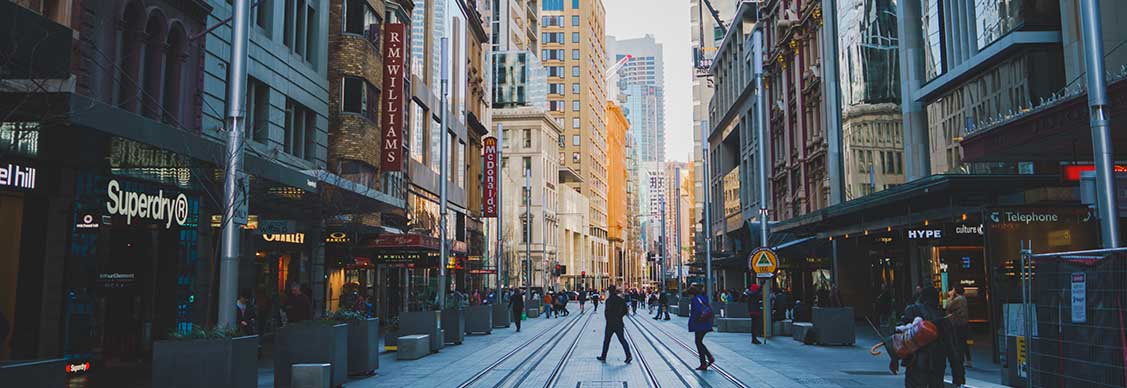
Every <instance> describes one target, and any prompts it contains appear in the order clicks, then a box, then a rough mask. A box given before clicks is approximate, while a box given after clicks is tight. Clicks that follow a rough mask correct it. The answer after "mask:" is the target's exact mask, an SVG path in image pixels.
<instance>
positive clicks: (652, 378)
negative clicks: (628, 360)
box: [622, 328, 661, 388]
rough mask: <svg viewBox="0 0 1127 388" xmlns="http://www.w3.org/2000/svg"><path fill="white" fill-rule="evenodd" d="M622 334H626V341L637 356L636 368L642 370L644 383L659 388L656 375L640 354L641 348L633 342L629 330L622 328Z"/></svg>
mask: <svg viewBox="0 0 1127 388" xmlns="http://www.w3.org/2000/svg"><path fill="white" fill-rule="evenodd" d="M622 332H623V333H626V340H627V341H628V342H630V347H631V348H633V349H634V353H635V354H637V357H636V358H637V359H638V367H640V368H642V374H643V375H645V376H646V382H647V383H649V385H650V387H651V388H661V382H660V381H658V380H657V375H656V374H654V371H653V368H651V367H650V364H649V362H648V361H646V356H645V354H644V353H643V352H642V348H640V347H639V346H638V343H637V342H635V341H634V336H633V335H630V330H627V329H625V328H623V329H622Z"/></svg>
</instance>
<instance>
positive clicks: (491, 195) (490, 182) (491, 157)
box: [481, 136, 498, 218]
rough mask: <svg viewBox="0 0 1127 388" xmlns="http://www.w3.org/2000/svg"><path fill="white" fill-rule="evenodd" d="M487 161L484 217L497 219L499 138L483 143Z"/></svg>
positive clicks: (484, 140)
mask: <svg viewBox="0 0 1127 388" xmlns="http://www.w3.org/2000/svg"><path fill="white" fill-rule="evenodd" d="M481 144H482V153H483V156H484V159H485V177H484V181H485V182H484V183H485V190H484V193H483V194H482V203H483V204H484V205H483V206H482V210H481V212H482V216H483V217H487V218H493V217H497V206H498V204H497V188H498V184H497V138H496V137H493V136H489V137H486V138H485V139H483V140H482V141H481Z"/></svg>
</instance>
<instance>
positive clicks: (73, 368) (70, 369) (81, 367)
mask: <svg viewBox="0 0 1127 388" xmlns="http://www.w3.org/2000/svg"><path fill="white" fill-rule="evenodd" d="M89 370H90V362H89V361H87V362H84V363H81V364H67V373H78V372H87V371H89Z"/></svg>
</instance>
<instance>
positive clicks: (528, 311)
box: [524, 307, 540, 319]
mask: <svg viewBox="0 0 1127 388" xmlns="http://www.w3.org/2000/svg"><path fill="white" fill-rule="evenodd" d="M524 315H527V316H528V318H529V319H532V318H537V317H539V316H540V308H539V307H526V308H525V309H524Z"/></svg>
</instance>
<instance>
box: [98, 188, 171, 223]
mask: <svg viewBox="0 0 1127 388" xmlns="http://www.w3.org/2000/svg"><path fill="white" fill-rule="evenodd" d="M106 194H107V195H108V196H109V200H108V201H106V211H108V212H109V214H110V215H119V216H125V224H126V225H128V224H131V223H133V218H144V219H149V220H153V221H164V227H165V229H168V228H171V227H172V223H173V222H176V225H179V226H184V223H186V222H188V197H187V196H185V195H184V194H183V193H180V194H177V195H176V197H175V198H172V197H165V196H164V190H159V191H157V194H156V195H152V194H146V193H138V192H132V191H125V190H122V189H121V184H120V183H118V182H117V180H110V183H109V184H108V185H107V186H106Z"/></svg>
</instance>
